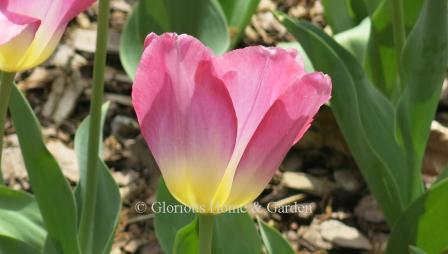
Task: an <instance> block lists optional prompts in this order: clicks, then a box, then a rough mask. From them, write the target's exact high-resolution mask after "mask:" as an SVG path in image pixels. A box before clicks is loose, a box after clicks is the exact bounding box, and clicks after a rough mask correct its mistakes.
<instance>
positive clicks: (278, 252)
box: [258, 219, 295, 254]
mask: <svg viewBox="0 0 448 254" xmlns="http://www.w3.org/2000/svg"><path fill="white" fill-rule="evenodd" d="M258 227H259V228H260V233H261V238H262V239H263V243H264V245H265V246H266V249H267V250H268V254H294V253H295V251H294V250H293V249H292V247H291V245H290V244H289V243H288V241H286V239H285V238H283V236H282V235H281V234H280V233H279V232H278V231H277V230H276V229H275V228H273V227H271V226H269V225H268V224H266V223H265V222H264V221H262V220H261V219H258Z"/></svg>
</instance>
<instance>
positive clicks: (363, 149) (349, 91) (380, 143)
mask: <svg viewBox="0 0 448 254" xmlns="http://www.w3.org/2000/svg"><path fill="white" fill-rule="evenodd" d="M280 20H281V21H282V22H283V24H284V25H285V26H286V28H287V29H288V30H289V32H290V33H292V34H293V35H294V36H295V37H296V38H297V39H298V40H299V42H300V43H301V45H302V46H303V48H304V49H305V50H306V52H307V54H308V56H309V57H310V59H311V61H312V62H313V66H314V67H315V68H316V69H317V70H319V71H323V72H325V73H327V74H329V75H330V76H331V78H332V81H333V95H332V100H331V102H330V103H331V108H332V110H333V112H334V115H335V117H336V120H337V122H338V124H339V126H340V127H341V131H342V134H343V135H344V137H345V140H346V141H347V144H348V146H349V147H350V150H351V152H352V154H353V156H354V158H355V160H356V162H357V164H358V165H359V167H360V169H361V172H362V173H363V175H364V177H365V179H366V181H367V183H368V185H369V187H370V188H371V190H372V192H373V194H374V195H375V197H376V198H377V199H378V200H379V203H380V204H381V206H382V208H383V210H384V212H385V214H386V217H387V219H388V222H389V224H390V225H393V222H394V221H395V220H396V219H397V218H398V216H399V215H400V214H401V212H402V211H403V210H404V207H406V204H407V200H412V199H413V197H409V196H408V195H409V194H408V192H409V191H410V188H413V187H414V186H410V184H409V182H407V178H406V176H407V168H406V165H405V162H406V158H405V155H404V152H403V151H402V149H401V147H400V146H399V144H398V143H397V142H396V139H395V120H394V119H395V112H394V108H393V107H392V105H391V104H390V103H389V101H388V100H387V99H386V98H385V97H384V96H383V95H382V94H381V93H379V91H378V90H376V89H375V87H373V86H372V85H371V83H370V82H369V81H368V79H367V78H366V77H365V74H364V72H363V70H362V68H361V66H360V65H359V63H358V62H357V61H356V59H355V58H354V57H353V56H352V55H351V54H350V53H349V52H348V51H346V50H345V49H344V48H342V47H341V46H340V45H339V44H338V43H336V42H335V41H334V40H333V39H332V38H331V37H329V36H328V35H326V34H325V33H324V32H323V31H322V30H320V29H318V28H317V27H315V26H313V25H311V24H310V23H308V22H304V21H302V22H298V21H295V20H293V19H291V18H289V17H287V16H282V15H280Z"/></svg>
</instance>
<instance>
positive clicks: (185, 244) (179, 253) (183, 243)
mask: <svg viewBox="0 0 448 254" xmlns="http://www.w3.org/2000/svg"><path fill="white" fill-rule="evenodd" d="M196 253H199V237H198V220H197V219H194V220H193V221H192V222H191V223H189V224H188V225H186V226H185V227H183V228H181V229H179V231H177V234H176V238H175V241H174V248H173V254H196Z"/></svg>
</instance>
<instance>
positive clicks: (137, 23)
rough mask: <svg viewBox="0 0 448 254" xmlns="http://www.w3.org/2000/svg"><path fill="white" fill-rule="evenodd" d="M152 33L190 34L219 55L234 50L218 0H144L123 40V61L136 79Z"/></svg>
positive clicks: (128, 24)
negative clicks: (230, 48) (145, 47)
mask: <svg viewBox="0 0 448 254" xmlns="http://www.w3.org/2000/svg"><path fill="white" fill-rule="evenodd" d="M235 20H236V21H239V20H238V18H235ZM150 32H155V33H159V34H160V33H163V32H177V33H187V34H190V35H193V36H195V37H197V38H198V39H200V40H201V41H202V42H203V43H204V44H205V45H207V46H208V47H210V48H212V49H213V51H214V52H215V53H217V54H220V53H223V52H225V51H226V50H228V49H229V47H230V38H229V33H228V31H227V21H226V18H225V16H224V13H223V11H222V9H221V6H220V5H219V3H218V2H217V1H216V0H188V1H187V0H185V1H175V0H142V1H139V2H138V3H137V4H136V5H135V7H134V10H133V12H132V14H131V16H130V17H129V21H128V23H127V25H126V27H125V29H124V31H123V35H122V37H121V38H122V39H121V45H120V58H121V62H122V64H123V67H124V68H125V70H126V72H127V73H128V75H129V76H130V77H132V78H134V76H135V72H136V68H137V65H138V63H139V61H140V56H141V53H142V52H143V42H144V40H145V38H146V36H147V35H148V34H149V33H150Z"/></svg>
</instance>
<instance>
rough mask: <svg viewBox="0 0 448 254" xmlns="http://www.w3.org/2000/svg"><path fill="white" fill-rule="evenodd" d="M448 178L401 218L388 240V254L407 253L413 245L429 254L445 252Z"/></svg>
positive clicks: (446, 246) (446, 248)
mask: <svg viewBox="0 0 448 254" xmlns="http://www.w3.org/2000/svg"><path fill="white" fill-rule="evenodd" d="M447 197H448V179H445V180H443V181H441V182H440V183H438V184H436V185H434V186H433V187H432V188H431V189H429V190H428V191H427V192H425V194H423V195H422V196H421V197H419V198H418V199H417V200H416V201H415V202H414V203H413V204H412V205H411V206H410V207H409V208H408V209H407V210H406V212H405V213H404V214H403V215H402V216H401V217H400V219H399V220H398V221H397V223H396V224H395V226H394V227H393V228H392V233H391V234H390V237H389V242H388V245H387V251H386V253H387V254H396V253H409V246H411V245H412V246H415V247H417V248H419V249H421V250H422V251H425V252H426V253H428V254H443V253H446V252H447V251H448V234H447V233H446V232H447V228H448V220H447V219H446V218H447V214H448V202H446V200H447Z"/></svg>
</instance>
